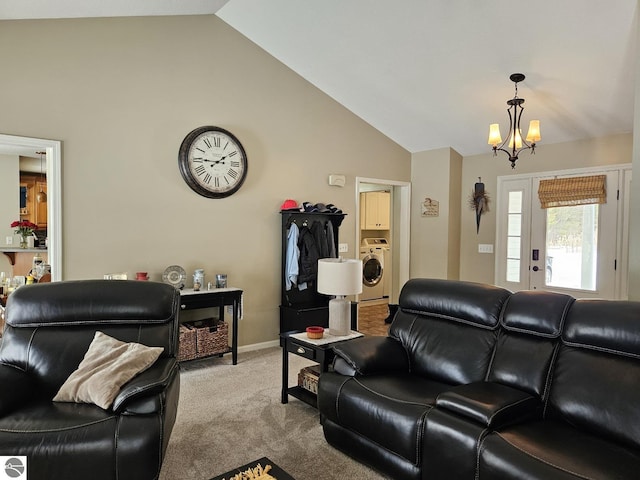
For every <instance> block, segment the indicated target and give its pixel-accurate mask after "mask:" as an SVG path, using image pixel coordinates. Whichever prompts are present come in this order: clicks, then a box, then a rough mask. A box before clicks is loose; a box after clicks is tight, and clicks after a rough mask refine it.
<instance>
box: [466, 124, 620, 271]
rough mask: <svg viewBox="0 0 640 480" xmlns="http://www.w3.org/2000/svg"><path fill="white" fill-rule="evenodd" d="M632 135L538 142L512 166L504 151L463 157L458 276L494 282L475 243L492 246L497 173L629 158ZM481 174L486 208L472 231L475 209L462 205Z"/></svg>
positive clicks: (490, 264)
mask: <svg viewBox="0 0 640 480" xmlns="http://www.w3.org/2000/svg"><path fill="white" fill-rule="evenodd" d="M631 149H632V135H631V134H623V135H612V136H608V137H602V138H592V139H586V140H583V141H579V142H567V143H558V144H554V145H545V144H544V143H541V144H540V146H539V147H538V148H537V149H536V153H535V155H533V156H532V155H530V154H529V153H528V152H526V151H525V152H524V153H521V154H520V159H519V160H518V162H517V163H516V168H515V170H512V169H511V164H510V163H509V161H508V159H507V157H506V155H504V154H502V153H500V152H499V153H498V156H497V157H494V156H493V153H487V154H486V155H474V156H468V157H464V160H463V167H462V192H463V198H462V205H463V208H462V217H461V220H462V226H461V247H460V278H461V279H462V280H469V281H475V282H488V283H494V273H493V272H494V263H495V256H494V255H493V254H486V253H478V244H479V243H485V244H493V245H494V247H495V231H496V217H495V210H496V209H495V200H496V194H497V177H498V176H504V175H512V174H525V173H534V172H545V171H554V170H566V169H571V168H582V167H593V166H598V165H615V164H623V163H630V162H631ZM478 177H482V181H483V182H484V184H485V189H486V191H487V193H488V194H489V196H490V199H491V202H490V211H489V213H487V214H485V215H483V216H482V220H481V224H480V231H479V233H478V234H476V221H475V212H474V211H473V210H471V208H465V205H467V204H468V197H469V195H470V193H471V190H472V189H473V185H474V183H475V182H476V181H477V180H478Z"/></svg>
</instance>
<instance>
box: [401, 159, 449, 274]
mask: <svg viewBox="0 0 640 480" xmlns="http://www.w3.org/2000/svg"><path fill="white" fill-rule="evenodd" d="M461 165H462V157H461V156H460V155H459V154H458V153H457V152H456V151H454V150H452V149H451V148H441V149H438V150H431V151H427V152H418V153H414V154H413V155H412V157H411V264H410V272H409V275H410V276H411V277H430V278H457V276H458V270H459V268H458V267H459V258H460V242H459V239H460V195H461V192H460V173H461ZM427 197H428V198H431V199H432V200H437V201H438V202H440V205H439V207H440V212H439V216H437V217H423V216H422V208H421V205H422V203H423V202H424V200H425V198H427Z"/></svg>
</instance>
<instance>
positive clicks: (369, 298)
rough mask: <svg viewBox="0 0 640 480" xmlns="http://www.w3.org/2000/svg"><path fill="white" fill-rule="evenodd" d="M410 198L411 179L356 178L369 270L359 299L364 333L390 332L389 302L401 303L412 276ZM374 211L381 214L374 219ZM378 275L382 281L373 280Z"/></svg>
mask: <svg viewBox="0 0 640 480" xmlns="http://www.w3.org/2000/svg"><path fill="white" fill-rule="evenodd" d="M375 192H378V193H375ZM410 199H411V184H410V183H409V182H398V181H395V180H385V179H376V178H364V177H356V221H355V224H356V235H355V238H356V248H358V251H359V254H360V258H361V259H363V261H364V259H365V258H366V259H367V264H366V265H367V269H368V270H367V272H366V274H367V275H366V277H367V278H366V279H363V290H364V289H365V285H366V288H367V291H366V292H364V291H363V295H360V297H359V299H358V300H359V305H358V307H359V314H358V319H359V322H358V323H359V325H358V328H359V330H361V331H363V333H367V334H370V335H386V332H387V330H388V324H385V323H384V320H385V319H386V318H387V317H388V316H389V308H388V305H389V304H390V303H391V304H396V303H397V302H398V297H399V295H400V289H401V288H402V285H404V284H405V282H406V281H407V280H408V279H409V248H410V245H409V238H410ZM367 202H368V203H369V205H368V208H367ZM372 202H373V205H371V203H372ZM367 212H368V216H369V218H366V217H367ZM372 213H373V214H374V215H377V217H376V219H374V220H372V219H371V214H372ZM387 218H388V222H385V219H387ZM365 250H366V251H365ZM374 269H375V271H374ZM364 274H365V272H364V271H363V278H364ZM378 277H379V278H380V279H381V283H377V282H372V281H371V278H378Z"/></svg>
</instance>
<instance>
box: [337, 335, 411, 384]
mask: <svg viewBox="0 0 640 480" xmlns="http://www.w3.org/2000/svg"><path fill="white" fill-rule="evenodd" d="M333 350H334V352H335V354H336V362H338V361H340V359H342V360H344V362H346V364H347V365H349V367H351V368H352V369H353V371H354V373H358V374H359V375H371V374H375V373H388V372H396V371H401V372H406V371H408V370H409V357H408V355H407V351H406V350H405V349H404V347H403V346H402V344H401V343H400V342H398V341H397V340H395V339H393V338H391V337H360V338H355V339H353V340H349V341H348V342H341V343H338V344H336V345H335V346H334V347H333Z"/></svg>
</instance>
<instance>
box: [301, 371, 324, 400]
mask: <svg viewBox="0 0 640 480" xmlns="http://www.w3.org/2000/svg"><path fill="white" fill-rule="evenodd" d="M319 379H320V367H319V366H318V365H312V366H309V367H304V368H303V369H302V370H300V372H299V373H298V386H300V387H302V388H304V389H305V390H309V391H310V392H311V393H315V394H317V393H318V380H319Z"/></svg>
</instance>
